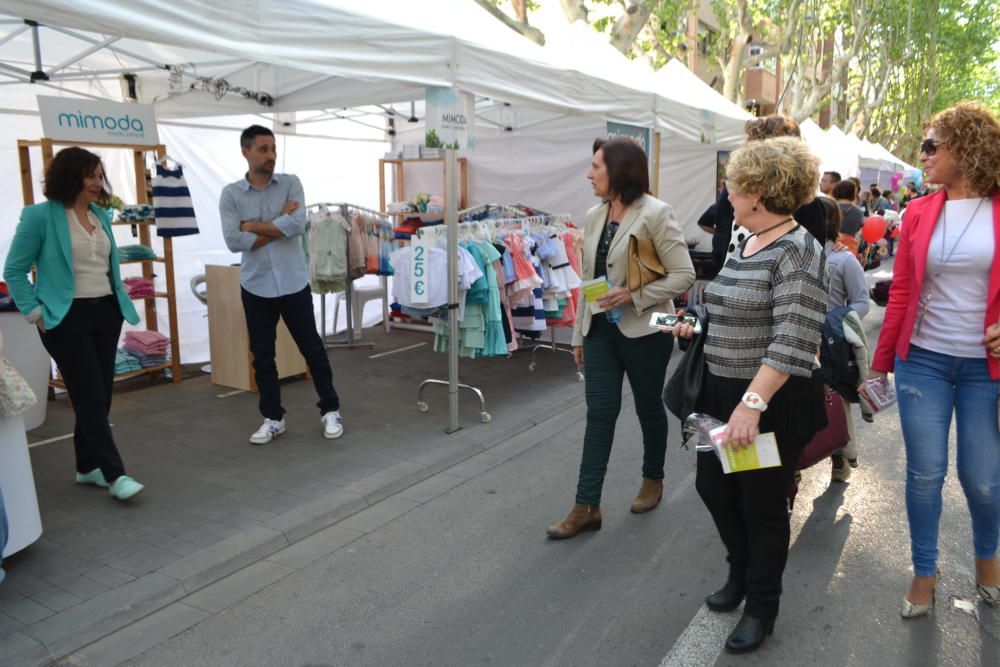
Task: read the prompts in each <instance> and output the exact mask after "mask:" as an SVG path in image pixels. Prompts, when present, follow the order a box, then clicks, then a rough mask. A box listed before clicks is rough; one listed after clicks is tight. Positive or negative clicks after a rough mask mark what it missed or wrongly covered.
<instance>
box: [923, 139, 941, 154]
mask: <svg viewBox="0 0 1000 667" xmlns="http://www.w3.org/2000/svg"><path fill="white" fill-rule="evenodd" d="M937 149H938V142H936V141H934V140H933V139H924V140H923V141H922V142H921V143H920V152H921V153H926V154H927V155H928V156H931V155H934V154H935V153H937Z"/></svg>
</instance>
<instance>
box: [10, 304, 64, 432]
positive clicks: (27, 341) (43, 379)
mask: <svg viewBox="0 0 1000 667" xmlns="http://www.w3.org/2000/svg"><path fill="white" fill-rule="evenodd" d="M0 333H3V356H5V357H6V358H7V359H8V360H9V361H10V363H12V364H14V368H16V369H17V370H18V372H19V373H20V374H21V375H23V376H24V379H25V380H27V381H28V384H29V385H31V390H32V391H33V392H35V396H37V397H38V403H36V404H35V405H34V406H33V407H32V408H30V409H29V410H28V411H27V412H24V413H23V414H22V415H21V416H22V417H23V418H24V428H25V429H26V430H28V431H30V430H32V429H35V428H38V427H39V426H41V425H42V423H43V422H45V406H46V402H47V401H46V399H47V397H48V395H49V393H48V392H49V377H50V376H51V374H52V361H51V359H50V358H49V353H48V352H46V351H45V348H44V347H43V346H42V341H41V339H40V338H39V337H38V329H36V328H35V326H34V325H33V324H28V321H27V320H26V319H24V316H23V315H21V313H19V312H17V311H13V312H3V313H0Z"/></svg>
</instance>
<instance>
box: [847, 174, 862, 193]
mask: <svg viewBox="0 0 1000 667" xmlns="http://www.w3.org/2000/svg"><path fill="white" fill-rule="evenodd" d="M847 180H849V181H850V182H851V183H854V185H856V186H857V187H856V188H855V192H861V179H860V178H858V177H857V176H848V177H847Z"/></svg>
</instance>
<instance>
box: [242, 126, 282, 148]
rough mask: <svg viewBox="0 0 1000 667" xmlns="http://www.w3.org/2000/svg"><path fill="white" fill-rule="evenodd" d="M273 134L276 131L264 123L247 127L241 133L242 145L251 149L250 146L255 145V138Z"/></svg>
mask: <svg viewBox="0 0 1000 667" xmlns="http://www.w3.org/2000/svg"><path fill="white" fill-rule="evenodd" d="M273 136H274V132H272V131H271V130H269V129H267V128H266V127H264V126H263V125H251V126H250V127H248V128H247V129H245V130H243V133H242V134H240V147H242V148H245V149H247V150H249V149H250V147H251V146H253V140H254V139H256V138H257V137H273Z"/></svg>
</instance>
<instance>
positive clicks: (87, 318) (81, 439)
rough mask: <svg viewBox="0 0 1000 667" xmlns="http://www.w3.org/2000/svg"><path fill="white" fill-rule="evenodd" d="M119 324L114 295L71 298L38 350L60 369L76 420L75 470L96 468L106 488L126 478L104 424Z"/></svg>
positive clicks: (43, 333)
mask: <svg viewBox="0 0 1000 667" xmlns="http://www.w3.org/2000/svg"><path fill="white" fill-rule="evenodd" d="M123 321H124V318H123V317H122V313H121V309H120V308H119V307H118V300H117V299H116V298H115V297H114V296H113V295H111V296H106V297H101V298H98V299H74V300H73V305H72V306H70V309H69V312H68V313H66V317H64V318H63V320H62V321H61V322H60V323H59V325H58V326H56V327H53V328H52V329H51V330H49V331H45V332H42V333H41V338H42V345H44V346H45V349H46V350H48V353H49V356H51V357H52V358H53V359H54V360H55V362H56V365H57V366H58V367H59V373H60V375H62V379H63V382H65V384H66V391H67V392H68V393H69V398H70V401H71V402H72V404H73V412H74V414H75V415H76V427H75V428H74V430H73V446H74V449H75V451H76V471H77V472H80V473H88V472H90V471H92V470H93V469H94V468H100V469H101V472H102V473H104V479H105V480H107V482H108V483H109V484H110V483H112V482H114V481H115V480H116V479H118V478H119V477H120V476H122V475H124V474H125V464H124V463H122V458H121V455H120V454H119V453H118V448H117V447H116V446H115V441H114V438H113V437H112V436H111V424H110V423H109V422H108V413H109V412H110V411H111V392H112V389H113V386H114V377H115V352H116V351H117V349H118V337H119V336H120V335H121V331H122V322H123Z"/></svg>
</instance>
